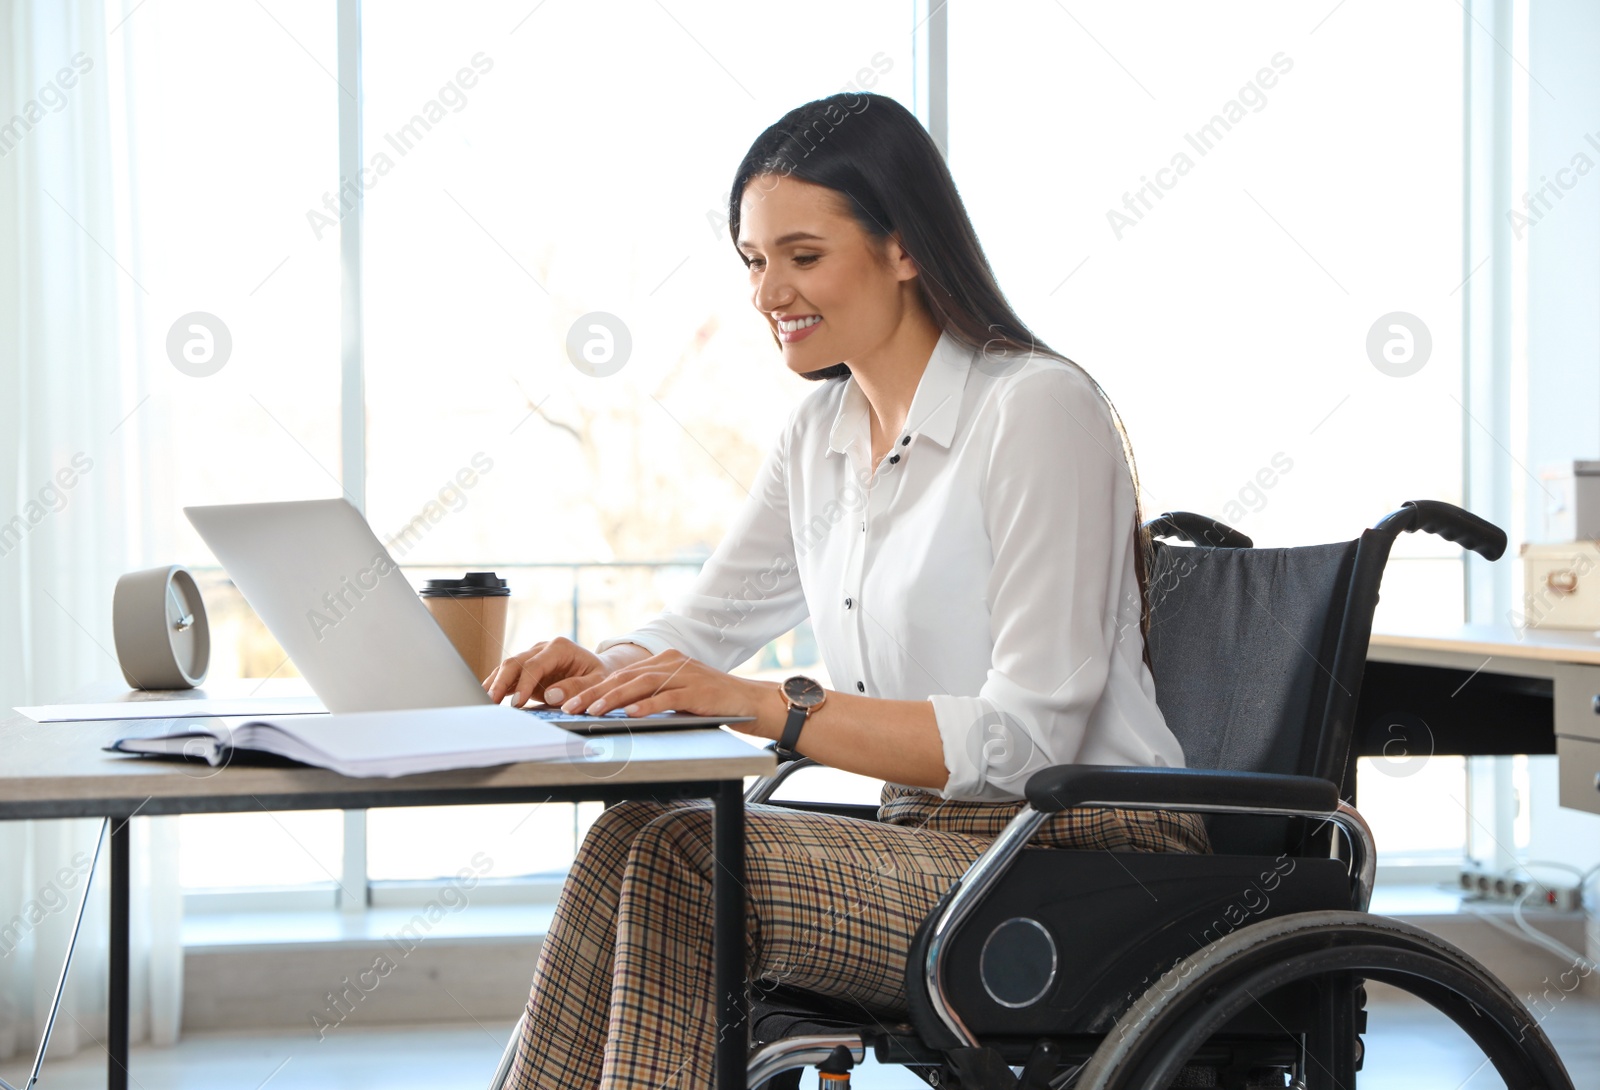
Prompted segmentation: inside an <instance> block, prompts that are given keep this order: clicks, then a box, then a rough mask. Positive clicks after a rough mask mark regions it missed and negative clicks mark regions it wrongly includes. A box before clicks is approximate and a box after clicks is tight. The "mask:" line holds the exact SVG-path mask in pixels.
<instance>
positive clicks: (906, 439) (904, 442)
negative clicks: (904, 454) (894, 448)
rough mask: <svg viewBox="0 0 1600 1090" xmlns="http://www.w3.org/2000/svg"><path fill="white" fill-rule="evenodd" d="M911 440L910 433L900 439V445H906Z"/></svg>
mask: <svg viewBox="0 0 1600 1090" xmlns="http://www.w3.org/2000/svg"><path fill="white" fill-rule="evenodd" d="M909 442H911V436H909V435H908V436H906V437H904V438H903V439H901V440H900V445H901V446H905V445H906V444H907V443H909Z"/></svg>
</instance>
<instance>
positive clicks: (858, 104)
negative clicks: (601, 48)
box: [728, 92, 1155, 675]
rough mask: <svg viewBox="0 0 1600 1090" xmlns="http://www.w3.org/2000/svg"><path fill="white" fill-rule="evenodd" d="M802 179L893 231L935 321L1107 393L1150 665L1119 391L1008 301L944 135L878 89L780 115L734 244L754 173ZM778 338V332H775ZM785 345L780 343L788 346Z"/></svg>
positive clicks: (1139, 519)
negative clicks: (1123, 468)
mask: <svg viewBox="0 0 1600 1090" xmlns="http://www.w3.org/2000/svg"><path fill="white" fill-rule="evenodd" d="M765 175H777V176H787V177H792V178H797V179H799V180H800V181H803V182H810V183H812V184H813V185H820V186H823V187H825V188H827V189H831V190H834V191H836V192H838V193H840V194H842V195H843V196H844V197H845V198H846V199H847V200H848V202H849V206H850V210H851V213H852V215H853V216H854V217H855V220H856V222H857V223H859V224H860V225H861V228H862V230H864V231H865V232H866V233H867V235H868V237H869V238H871V239H873V240H874V241H875V242H877V243H879V244H882V243H884V242H886V241H887V240H888V239H889V237H890V236H891V235H897V236H898V237H899V242H900V245H901V247H903V248H904V249H905V251H906V253H908V254H909V255H910V256H911V259H912V260H913V261H914V262H916V265H917V274H918V275H917V290H918V294H919V295H920V296H921V299H922V302H923V305H924V306H926V307H927V309H928V313H929V314H930V315H932V317H933V320H934V321H935V322H936V323H938V325H939V327H940V328H941V329H942V330H944V331H945V332H947V333H949V334H950V335H951V336H952V337H954V338H955V339H957V340H959V341H961V342H962V343H964V344H966V345H968V346H970V347H972V348H974V349H980V350H982V351H983V352H984V353H985V354H986V355H1003V354H1007V353H1013V352H1014V353H1027V354H1032V355H1042V356H1049V357H1051V358H1053V359H1058V360H1060V361H1062V362H1063V363H1066V364H1068V365H1070V366H1072V367H1077V368H1078V370H1079V371H1080V372H1082V373H1083V375H1084V377H1085V378H1087V379H1088V380H1089V382H1090V384H1091V385H1093V386H1094V389H1095V392H1096V393H1098V394H1099V395H1100V397H1101V398H1102V399H1103V400H1104V401H1105V403H1106V405H1107V407H1108V408H1110V410H1111V416H1112V419H1113V420H1114V421H1115V422H1116V428H1117V434H1118V436H1120V437H1121V439H1122V449H1123V453H1124V455H1125V456H1126V458H1127V461H1128V471H1129V474H1130V476H1131V477H1132V480H1133V533H1134V546H1135V547H1134V550H1133V555H1134V570H1135V572H1136V573H1137V575H1138V580H1139V600H1140V605H1139V635H1140V641H1139V642H1140V643H1141V645H1143V655H1144V662H1145V665H1146V666H1147V667H1150V671H1151V674H1152V675H1154V673H1155V668H1154V667H1153V666H1151V665H1150V647H1149V643H1148V640H1147V637H1148V635H1149V631H1150V588H1149V578H1150V577H1149V572H1150V568H1151V566H1152V564H1153V561H1154V553H1153V546H1152V544H1151V541H1150V535H1149V533H1148V532H1147V531H1146V530H1145V529H1144V527H1143V525H1142V524H1143V522H1144V519H1143V516H1142V515H1141V514H1140V510H1139V471H1138V469H1137V468H1136V466H1135V465H1134V460H1133V446H1132V444H1131V443H1130V442H1129V441H1128V433H1127V429H1126V428H1124V427H1123V425H1122V417H1121V415H1120V414H1118V412H1117V408H1116V406H1115V405H1113V404H1112V403H1111V399H1110V398H1109V397H1107V396H1106V392H1105V391H1104V390H1103V389H1101V388H1100V384H1099V383H1098V382H1096V381H1095V380H1094V376H1092V375H1090V374H1089V373H1088V372H1087V371H1084V369H1083V368H1082V367H1079V366H1078V364H1077V363H1075V362H1074V361H1072V360H1070V359H1068V358H1067V357H1066V356H1063V355H1062V354H1061V353H1059V352H1056V351H1054V350H1053V349H1051V348H1050V347H1049V346H1048V345H1045V344H1043V343H1041V342H1040V341H1039V339H1038V338H1037V337H1035V336H1034V335H1033V333H1032V332H1031V331H1029V329H1028V327H1027V326H1025V325H1023V324H1022V319H1020V318H1018V317H1017V316H1016V314H1015V312H1013V311H1012V309H1011V304H1009V303H1007V302H1006V298H1005V295H1004V294H1003V293H1002V292H1001V291H1000V285H999V284H997V283H996V282H995V278H994V271H993V270H992V269H991V268H990V267H989V260H988V258H986V257H985V256H984V254H983V247H982V246H981V245H979V243H978V236H977V233H976V232H975V231H974V230H973V229H972V221H971V220H970V219H968V217H967V210H966V207H965V206H964V205H963V204H962V203H961V195H960V194H959V193H957V192H956V183H955V179H954V178H952V177H951V176H950V169H949V167H947V166H946V165H945V161H944V156H943V155H941V154H940V152H939V148H938V145H936V144H935V143H934V142H933V138H932V137H931V136H929V135H928V131H927V130H926V129H924V128H923V127H922V123H921V122H919V121H918V120H917V119H916V117H915V116H914V115H913V114H912V113H911V112H910V111H909V110H907V109H906V108H905V107H904V106H902V105H900V103H898V102H896V101H895V100H894V99H892V98H888V97H886V96H884V95H877V94H872V93H870V92H859V93H852V92H840V93H839V94H836V95H829V96H828V97H827V98H819V99H817V100H815V101H814V102H808V103H806V104H805V105H804V106H799V107H796V108H795V109H793V110H790V111H789V112H788V113H786V114H784V115H783V117H781V118H779V119H778V120H777V122H775V123H774V124H773V125H771V126H770V127H769V128H768V129H767V130H766V131H765V132H763V133H762V134H761V135H760V136H758V137H756V140H755V143H753V144H751V145H750V150H749V151H747V152H746V153H745V156H744V160H743V161H742V162H741V163H740V164H739V170H738V172H737V173H736V174H735V175H734V179H733V188H732V190H731V191H730V192H729V194H728V235H729V238H731V239H732V241H733V243H734V249H735V250H736V251H737V252H738V253H739V257H740V259H741V260H743V261H744V262H745V264H746V265H748V264H749V263H750V259H749V258H748V257H746V256H745V255H744V252H743V251H741V250H739V249H738V243H739V206H740V202H741V199H742V198H743V196H744V191H745V187H746V186H748V185H749V184H750V182H751V181H752V179H755V178H758V177H761V176H765ZM773 340H774V341H775V342H776V341H777V334H776V333H774V334H773ZM780 347H781V345H780ZM849 374H850V367H849V365H847V364H844V363H836V364H833V365H832V366H830V367H824V368H822V369H820V370H817V371H808V372H805V375H804V377H806V378H808V379H815V380H822V379H833V378H844V377H846V376H847V375H849Z"/></svg>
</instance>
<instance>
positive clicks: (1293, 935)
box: [1073, 912, 1572, 1090]
mask: <svg viewBox="0 0 1600 1090" xmlns="http://www.w3.org/2000/svg"><path fill="white" fill-rule="evenodd" d="M1340 974H1345V975H1346V976H1347V978H1348V979H1350V981H1351V982H1352V984H1354V983H1359V982H1360V981H1361V980H1363V979H1366V980H1379V981H1383V982H1384V983H1387V984H1392V985H1394V986H1395V987H1397V988H1400V989H1402V990H1403V991H1407V992H1410V993H1411V994H1412V995H1415V996H1417V997H1418V998H1419V999H1422V1000H1423V1001H1425V1002H1427V1003H1429V1004H1430V1005H1432V1006H1433V1007H1434V1008H1435V1009H1436V1010H1438V1011H1439V1012H1440V1013H1441V1014H1444V1015H1445V1016H1447V1017H1448V1018H1450V1020H1451V1021H1453V1022H1454V1023H1455V1024H1456V1025H1457V1026H1459V1027H1460V1028H1461V1029H1462V1030H1464V1031H1465V1032H1466V1033H1467V1035H1468V1036H1470V1037H1471V1038H1472V1040H1473V1042H1474V1043H1475V1044H1476V1045H1477V1046H1478V1047H1479V1048H1481V1049H1482V1050H1483V1052H1484V1056H1485V1058H1486V1062H1487V1063H1490V1064H1493V1066H1494V1068H1495V1070H1496V1071H1497V1072H1498V1073H1499V1074H1500V1076H1501V1078H1503V1079H1505V1081H1506V1085H1507V1086H1508V1087H1515V1088H1518V1090H1521V1088H1524V1087H1539V1088H1547V1090H1572V1080H1571V1078H1570V1077H1569V1076H1568V1074H1567V1071H1566V1068H1565V1067H1564V1066H1563V1065H1562V1063H1561V1059H1560V1057H1559V1056H1557V1055H1556V1051H1555V1049H1554V1047H1552V1045H1551V1044H1550V1039H1549V1038H1548V1037H1547V1036H1546V1035H1545V1033H1544V1030H1542V1029H1541V1028H1540V1027H1539V1024H1538V1022H1537V1021H1536V1020H1535V1019H1534V1018H1533V1016H1532V1015H1531V1013H1530V1012H1529V1011H1528V1009H1527V1008H1526V1007H1525V1006H1523V1004H1522V1003H1521V1001H1519V1000H1518V999H1517V997H1516V995H1515V994H1514V993H1513V992H1512V991H1511V990H1510V989H1509V988H1507V987H1506V986H1505V985H1504V984H1502V983H1501V982H1500V981H1499V980H1498V979H1497V978H1496V977H1495V976H1494V975H1493V974H1491V973H1490V972H1489V971H1488V970H1487V969H1485V968H1484V967H1483V966H1482V965H1480V964H1479V963H1478V962H1477V961H1475V960H1474V959H1473V958H1472V957H1470V956H1469V955H1468V954H1466V953H1464V952H1463V951H1461V950H1459V949H1457V948H1456V947H1455V946H1452V945H1451V944H1449V943H1447V942H1445V941H1444V940H1442V939H1440V938H1438V937H1437V936H1435V935H1432V934H1430V933H1428V932H1426V931H1423V930H1421V929H1420V928H1416V927H1412V926H1410V925H1409V924H1405V923H1401V922H1400V921H1398V920H1393V919H1389V918H1387V917H1384V916H1374V915H1371V914H1368V913H1364V912H1303V913H1298V914H1294V915H1289V916H1282V917H1279V918H1277V919H1271V920H1263V921H1261V922H1260V923H1256V924H1252V925H1250V926H1248V927H1243V928H1240V929H1239V930H1238V931H1235V932H1233V933H1232V934H1230V935H1228V936H1227V937H1226V938H1223V939H1221V940H1219V941H1218V942H1216V943H1214V944H1212V945H1211V946H1208V947H1207V948H1205V949H1204V950H1200V951H1197V952H1196V953H1194V954H1193V955H1191V956H1189V957H1187V958H1185V959H1183V960H1182V961H1180V962H1178V963H1177V964H1176V965H1174V966H1173V967H1172V968H1171V969H1170V970H1168V972H1167V973H1165V974H1163V976H1162V977H1161V978H1160V979H1159V980H1157V981H1156V983H1155V984H1154V985H1152V986H1151V987H1150V989H1149V990H1148V991H1146V992H1145V993H1144V995H1143V996H1141V997H1140V998H1139V1000H1138V1001H1136V1002H1135V1003H1134V1005H1133V1006H1132V1007H1130V1008H1129V1009H1128V1010H1127V1012H1125V1013H1124V1014H1123V1016H1122V1018H1121V1019H1119V1020H1118V1022H1117V1024H1116V1026H1115V1027H1113V1029H1112V1031H1111V1032H1110V1033H1108V1034H1107V1035H1106V1038H1105V1040H1104V1041H1103V1042H1102V1043H1101V1045H1100V1048H1099V1049H1098V1050H1097V1051H1096V1052H1095V1054H1094V1056H1093V1058H1091V1060H1090V1061H1089V1063H1088V1065H1087V1066H1086V1067H1085V1068H1084V1070H1083V1071H1082V1072H1081V1074H1080V1076H1079V1078H1078V1080H1077V1081H1076V1082H1074V1083H1073V1086H1074V1088H1075V1090H1135V1088H1138V1090H1145V1088H1147V1087H1165V1086H1171V1085H1173V1084H1174V1082H1175V1081H1176V1080H1177V1078H1178V1076H1179V1073H1180V1072H1181V1071H1182V1070H1183V1068H1184V1066H1185V1062H1186V1061H1187V1060H1188V1058H1189V1057H1191V1056H1192V1055H1194V1053H1195V1051H1196V1049H1198V1048H1200V1046H1202V1045H1203V1044H1204V1043H1205V1042H1206V1040H1207V1039H1208V1038H1209V1037H1211V1036H1212V1034H1214V1033H1216V1032H1217V1031H1218V1030H1220V1029H1221V1028H1222V1027H1223V1026H1224V1025H1226V1024H1227V1023H1228V1021H1229V1020H1230V1019H1232V1018H1233V1017H1234V1016H1235V1015H1237V1014H1239V1013H1240V1012H1241V1011H1243V1010H1245V1009H1246V1008H1247V1007H1249V1006H1250V1005H1251V1004H1254V1003H1256V1002H1257V1001H1258V999H1259V998H1261V997H1265V996H1267V995H1269V994H1270V993H1271V992H1273V991H1275V990H1277V989H1278V988H1280V987H1283V986H1284V985H1286V984H1291V983H1294V982H1296V981H1304V980H1323V979H1329V980H1337V979H1338V978H1339V975H1340ZM1346 1014H1347V1015H1349V1014H1353V1012H1349V1011H1347V1012H1346ZM1318 1021H1319V1024H1324V1025H1327V1024H1330V1023H1327V1022H1325V1021H1324V1020H1322V1019H1320V1018H1319V1020H1318ZM1331 1024H1332V1025H1336V1026H1339V1027H1341V1031H1342V1030H1343V1029H1348V1030H1349V1033H1348V1035H1347V1036H1346V1039H1345V1040H1344V1041H1343V1042H1342V1044H1343V1047H1345V1048H1347V1049H1350V1050H1352V1054H1353V1048H1354V1045H1355V1040H1354V1035H1355V1031H1354V1021H1353V1017H1346V1018H1344V1019H1343V1020H1339V1019H1337V1018H1335V1020H1334V1021H1333V1022H1332V1023H1331ZM1313 1036H1314V1035H1313ZM1329 1040H1330V1038H1328V1037H1327V1035H1324V1036H1323V1040H1322V1041H1321V1042H1319V1043H1317V1044H1313V1043H1310V1042H1309V1041H1308V1045H1307V1049H1306V1052H1307V1056H1306V1059H1305V1061H1304V1062H1303V1064H1302V1067H1303V1070H1302V1071H1301V1072H1300V1073H1299V1074H1300V1079H1301V1080H1302V1081H1301V1082H1297V1083H1296V1085H1297V1086H1298V1085H1304V1086H1306V1087H1310V1088H1316V1087H1319V1086H1323V1085H1331V1084H1334V1083H1335V1082H1339V1083H1344V1084H1345V1085H1349V1084H1351V1083H1353V1081H1354V1079H1353V1075H1352V1076H1351V1077H1350V1079H1349V1081H1348V1082H1346V1080H1345V1079H1344V1078H1343V1077H1340V1076H1338V1075H1336V1074H1334V1072H1335V1071H1337V1070H1338V1069H1339V1062H1338V1060H1337V1058H1336V1057H1333V1058H1327V1057H1319V1056H1318V1055H1317V1054H1316V1052H1317V1050H1318V1049H1319V1048H1323V1047H1327V1043H1328V1041H1329ZM1332 1047H1333V1048H1335V1049H1336V1048H1338V1047H1339V1045H1337V1044H1336V1045H1334V1046H1332ZM1330 1064H1331V1066H1330Z"/></svg>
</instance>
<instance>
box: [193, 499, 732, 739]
mask: <svg viewBox="0 0 1600 1090" xmlns="http://www.w3.org/2000/svg"><path fill="white" fill-rule="evenodd" d="M183 513H184V514H185V515H187V516H189V522H190V523H191V524H193V526H194V528H195V530H197V531H198V532H199V534H200V537H201V538H202V539H203V540H204V541H205V543H206V544H207V545H208V546H210V548H211V551H212V553H213V554H215V556H216V558H217V559H218V560H219V561H221V563H222V566H223V568H224V569H225V570H226V571H227V573H228V575H229V577H230V578H232V580H233V582H234V585H235V586H237V587H238V588H239V592H240V593H241V594H243V595H244V598H245V601H247V602H249V603H250V607H251V608H252V609H254V610H255V611H256V614H257V615H258V616H260V618H261V620H262V622H263V623H264V624H266V626H267V628H268V630H269V631H271V633H272V634H273V635H274V636H275V637H277V640H278V642H279V643H280V644H282V645H283V649H284V650H285V651H287V652H288V653H289V658H290V659H291V660H293V662H294V664H295V668H296V669H298V670H299V671H300V673H301V675H302V676H303V677H304V678H305V679H306V681H307V682H308V683H310V685H311V689H312V691H313V692H315V693H316V694H317V697H318V698H319V699H320V700H321V701H322V704H323V706H324V707H326V708H327V709H328V711H330V712H369V711H396V710H401V709H406V708H441V707H459V706H462V705H467V704H489V703H492V701H491V700H490V699H489V694H488V693H486V692H484V690H483V686H482V685H481V684H480V683H479V680H478V679H477V678H476V677H474V676H473V674H472V670H471V669H470V668H469V667H468V666H467V664H466V661H465V660H463V659H462V657H461V656H460V655H459V654H457V653H456V649H455V646H454V645H453V644H452V643H451V642H450V639H449V637H447V636H446V635H445V634H444V629H442V628H440V627H439V625H438V623H437V622H436V621H435V620H434V619H433V614H431V613H429V612H428V607H427V606H425V605H423V604H422V599H421V598H420V597H418V596H417V592H416V591H415V590H413V589H412V587H411V584H410V583H409V582H407V581H406V577H405V576H404V575H403V574H402V573H401V572H400V568H399V565H397V564H396V563H395V562H394V558H393V557H391V556H390V555H389V551H388V549H386V548H384V546H383V544H382V543H381V542H380V541H379V540H378V538H377V535H376V534H374V533H373V532H372V527H371V526H369V525H368V524H367V520H366V519H365V518H363V517H362V515H361V512H359V511H357V510H356V509H355V507H354V506H353V505H351V504H350V503H349V502H348V501H347V500H344V499H326V500H293V501H290V502H286V503H237V504H222V505H217V506H208V507H185V508H184V509H183ZM527 710H528V711H529V712H530V713H531V714H533V715H536V716H538V717H539V718H541V719H544V720H547V721H549V722H552V723H554V724H556V725H557V726H561V727H565V728H568V729H570V730H577V731H580V732H583V733H597V732H604V731H607V730H639V729H657V728H680V727H705V726H717V725H720V724H722V723H743V722H748V721H750V719H751V718H752V717H750V716H707V715H690V714H688V713H682V712H658V713H656V714H654V715H643V716H633V717H630V716H627V715H624V714H623V713H622V711H621V709H617V710H616V711H613V712H610V713H607V714H606V715H603V716H593V715H573V714H569V713H567V712H563V711H561V710H560V709H559V708H551V707H548V706H540V707H532V708H528V709H527Z"/></svg>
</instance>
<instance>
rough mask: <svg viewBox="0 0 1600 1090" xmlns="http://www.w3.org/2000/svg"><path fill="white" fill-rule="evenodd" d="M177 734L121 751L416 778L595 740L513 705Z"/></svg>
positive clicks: (305, 719)
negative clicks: (251, 759)
mask: <svg viewBox="0 0 1600 1090" xmlns="http://www.w3.org/2000/svg"><path fill="white" fill-rule="evenodd" d="M181 727H182V729H181V730H176V731H173V732H172V733H170V734H155V735H149V736H146V737H129V738H119V739H117V740H116V741H115V742H113V743H112V744H111V745H109V746H106V747H105V748H106V749H107V750H109V751H111V752H114V753H133V754H142V755H149V756H166V757H183V758H188V759H191V760H195V759H201V760H205V761H207V762H209V763H210V764H212V765H224V764H227V763H228V762H229V761H230V760H232V759H233V756H234V753H235V752H236V751H237V752H240V753H250V754H260V753H266V754H272V755H275V756H277V757H285V758H288V759H289V760H292V761H300V762H302V763H304V764H308V765H316V766H317V767H319V768H327V769H331V770H333V771H334V772H337V773H339V774H340V775H343V776H409V775H412V774H413V773H417V772H444V771H447V770H450V769H456V768H485V767H488V766H490V765H502V764H509V763H511V762H513V761H549V760H563V759H571V760H581V759H582V758H583V757H584V756H585V752H586V751H585V748H584V747H585V746H586V745H588V744H591V743H588V742H587V741H586V739H584V738H583V737H581V736H580V735H576V734H573V733H572V732H570V731H567V730H563V729H562V728H561V727H558V726H555V725H554V724H552V723H547V722H545V721H544V720H542V719H539V718H538V717H536V716H532V715H528V714H526V713H525V712H521V711H518V710H517V709H516V708H513V707H510V706H509V705H506V704H481V705H471V706H467V707H456V708H419V709H416V710H412V711H382V712H347V713H344V714H340V715H297V716H293V717H289V718H284V719H277V720H273V719H261V718H253V717H250V716H222V717H218V718H215V719H185V720H182V721H181Z"/></svg>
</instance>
